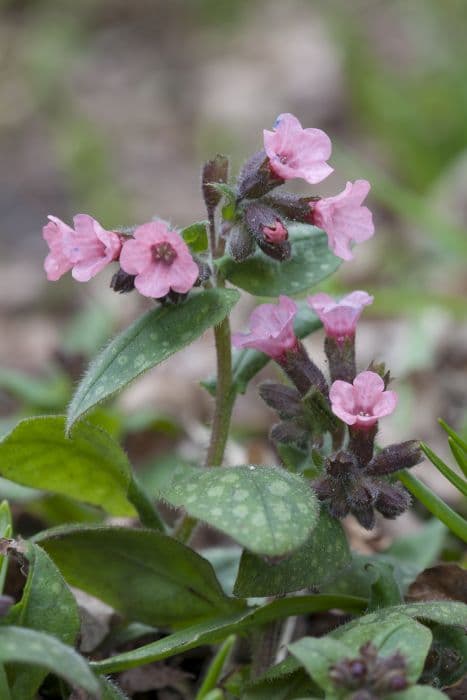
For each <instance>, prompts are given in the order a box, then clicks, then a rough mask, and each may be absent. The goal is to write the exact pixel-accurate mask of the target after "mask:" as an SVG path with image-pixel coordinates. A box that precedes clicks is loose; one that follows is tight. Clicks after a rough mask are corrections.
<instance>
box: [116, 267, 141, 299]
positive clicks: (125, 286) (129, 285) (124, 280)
mask: <svg viewBox="0 0 467 700" xmlns="http://www.w3.org/2000/svg"><path fill="white" fill-rule="evenodd" d="M135 277H136V275H129V274H128V272H125V270H122V268H120V270H118V272H116V273H115V274H114V275H113V277H112V279H111V281H110V286H111V288H112V289H113V290H114V292H118V293H119V294H127V293H128V292H132V291H133V289H134V288H135Z"/></svg>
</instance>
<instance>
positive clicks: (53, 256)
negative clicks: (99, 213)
mask: <svg viewBox="0 0 467 700" xmlns="http://www.w3.org/2000/svg"><path fill="white" fill-rule="evenodd" d="M48 218H49V223H48V224H46V225H45V226H44V227H43V229H42V236H43V238H44V240H45V241H46V242H47V244H48V246H49V249H50V252H49V254H48V255H47V257H46V259H45V262H44V270H45V272H46V274H47V279H48V280H49V281H50V282H56V281H57V280H58V279H60V277H62V276H63V275H64V274H66V273H67V272H68V271H69V270H71V268H72V267H73V263H72V262H71V260H70V258H69V257H68V256H67V255H66V254H65V250H64V245H65V242H64V239H65V236H70V235H72V234H73V229H72V228H70V227H69V226H67V224H65V223H63V221H60V219H57V217H56V216H49V217H48Z"/></svg>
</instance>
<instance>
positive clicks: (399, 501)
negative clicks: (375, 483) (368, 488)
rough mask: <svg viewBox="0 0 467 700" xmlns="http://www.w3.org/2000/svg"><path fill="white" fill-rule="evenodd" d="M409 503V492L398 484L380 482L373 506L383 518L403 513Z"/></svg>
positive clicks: (392, 517) (394, 516) (390, 517)
mask: <svg viewBox="0 0 467 700" xmlns="http://www.w3.org/2000/svg"><path fill="white" fill-rule="evenodd" d="M410 504H411V498H410V495H409V493H408V492H407V491H406V490H405V489H404V487H403V486H400V485H399V484H390V483H389V482H381V484H380V485H379V494H378V497H377V499H376V503H375V508H376V510H378V511H379V512H380V513H381V514H382V515H384V517H385V518H389V519H391V520H392V519H394V518H397V516H398V515H401V514H402V513H404V512H405V511H406V510H407V509H408V508H409V507H410Z"/></svg>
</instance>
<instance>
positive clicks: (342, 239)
mask: <svg viewBox="0 0 467 700" xmlns="http://www.w3.org/2000/svg"><path fill="white" fill-rule="evenodd" d="M369 191H370V183H369V182H367V181H366V180H355V182H353V183H352V182H348V183H347V184H346V186H345V189H344V190H343V191H342V192H340V193H339V194H337V195H336V196H335V197H326V198H324V199H320V200H319V201H317V202H310V207H311V212H312V219H313V223H314V224H315V225H316V226H318V227H319V228H322V229H323V231H326V233H327V235H328V241H329V247H330V248H331V250H332V251H333V252H334V253H335V255H337V256H339V257H340V258H342V259H343V260H352V258H353V255H352V251H351V248H350V242H351V241H355V242H356V243H362V242H363V241H366V240H368V239H369V238H371V237H372V235H373V234H374V232H375V227H374V225H373V217H372V214H371V211H370V210H369V209H368V207H363V206H362V203H363V200H364V199H365V197H366V196H367V194H368V192H369Z"/></svg>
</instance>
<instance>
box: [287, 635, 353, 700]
mask: <svg viewBox="0 0 467 700" xmlns="http://www.w3.org/2000/svg"><path fill="white" fill-rule="evenodd" d="M289 649H290V652H291V653H292V654H293V656H294V657H295V658H296V659H298V660H299V661H300V663H301V664H302V665H303V666H304V668H305V669H306V671H307V672H308V673H309V674H310V676H311V677H312V678H313V680H314V681H315V683H317V684H318V685H319V686H320V688H322V689H323V690H326V691H328V692H331V693H335V691H336V686H335V685H334V683H333V682H332V680H331V679H330V678H329V669H330V667H331V666H333V665H334V664H335V663H336V662H338V661H341V660H342V659H345V658H349V657H352V655H353V650H352V648H351V647H349V646H348V645H346V644H345V643H344V642H341V641H338V640H336V639H332V638H331V637H322V638H321V639H314V638H313V637H304V638H303V639H300V641H299V642H295V643H294V644H291V645H289Z"/></svg>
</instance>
